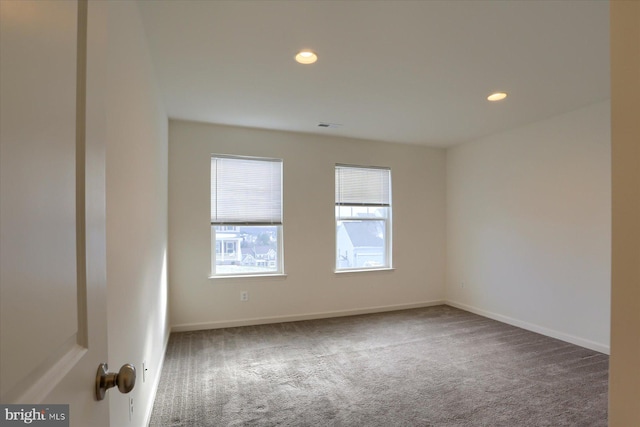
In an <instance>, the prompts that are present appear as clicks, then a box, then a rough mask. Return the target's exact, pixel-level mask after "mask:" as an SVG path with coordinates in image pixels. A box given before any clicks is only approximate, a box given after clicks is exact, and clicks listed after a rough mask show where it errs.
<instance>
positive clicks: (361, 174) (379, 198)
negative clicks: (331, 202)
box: [336, 165, 391, 206]
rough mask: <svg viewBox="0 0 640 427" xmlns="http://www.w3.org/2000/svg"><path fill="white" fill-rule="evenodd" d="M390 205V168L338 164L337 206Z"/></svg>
mask: <svg viewBox="0 0 640 427" xmlns="http://www.w3.org/2000/svg"><path fill="white" fill-rule="evenodd" d="M390 205H391V170H390V169H388V168H374V167H359V166H341V165H336V206H390Z"/></svg>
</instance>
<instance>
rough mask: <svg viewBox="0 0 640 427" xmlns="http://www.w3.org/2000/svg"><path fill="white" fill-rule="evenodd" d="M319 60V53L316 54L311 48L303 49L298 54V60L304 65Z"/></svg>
mask: <svg viewBox="0 0 640 427" xmlns="http://www.w3.org/2000/svg"><path fill="white" fill-rule="evenodd" d="M317 60H318V55H316V54H315V53H314V52H313V51H310V50H301V51H300V52H298V54H297V55H296V61H298V62H299V63H300V64H304V65H309V64H313V63H314V62H316V61H317Z"/></svg>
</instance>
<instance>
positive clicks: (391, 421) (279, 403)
mask: <svg viewBox="0 0 640 427" xmlns="http://www.w3.org/2000/svg"><path fill="white" fill-rule="evenodd" d="M608 365H609V358H608V356H606V355H604V354H601V353H597V352H595V351H592V350H587V349H584V348H582V347H578V346H575V345H572V344H568V343H565V342H562V341H558V340H555V339H552V338H548V337H545V336H542V335H539V334H535V333H532V332H529V331H526V330H523V329H519V328H516V327H513V326H510V325H506V324H503V323H500V322H497V321H494V320H490V319H487V318H484V317H481V316H478V315H475V314H471V313H468V312H465V311H462V310H459V309H456V308H452V307H449V306H437V307H428V308H421V309H413V310H404V311H397V312H389V313H380V314H370V315H361V316H353V317H342V318H332V319H324V320H311V321H302V322H291V323H279V324H271V325H261V326H249V327H240V328H229V329H216V330H207V331H197V332H183V333H174V334H172V335H171V338H170V341H169V346H168V350H167V355H166V359H165V363H164V368H163V370H162V377H161V380H160V386H159V389H158V394H157V397H156V402H155V406H154V409H153V414H152V417H151V423H150V426H158V427H159V426H162V427H168V426H202V427H205V426H367V427H370V426H385V427H388V426H487V427H488V426H491V427H497V426H505V427H514V426H518V427H524V426H554V427H559V426H589V427H596V426H606V425H607V386H608V385H607V380H608Z"/></svg>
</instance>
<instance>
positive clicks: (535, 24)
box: [139, 0, 609, 146]
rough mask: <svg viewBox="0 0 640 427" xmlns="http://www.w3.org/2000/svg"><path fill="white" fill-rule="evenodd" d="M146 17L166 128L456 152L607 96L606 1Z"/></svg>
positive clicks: (251, 8) (162, 1)
mask: <svg viewBox="0 0 640 427" xmlns="http://www.w3.org/2000/svg"><path fill="white" fill-rule="evenodd" d="M139 6H140V11H141V15H142V19H143V22H144V26H145V31H146V34H147V38H148V42H149V47H150V50H151V56H152V60H153V62H154V65H155V71H156V76H157V79H158V84H159V88H160V91H161V94H162V97H163V100H164V102H165V105H166V108H167V112H168V114H169V116H170V117H172V118H179V119H187V120H194V121H203V122H211V123H221V124H230V125H239V126H249V127H258V128H267V129H280V130H291V131H300V132H311V133H321V134H328V135H340V136H349V137H356V138H364V139H370V140H381V141H391V142H404V143H412V144H424V145H430V146H450V145H454V144H457V143H460V142H465V141H469V140H474V139H477V138H479V137H482V136H486V135H489V134H492V133H495V132H499V131H502V130H505V129H510V128H514V127H517V126H521V125H524V124H527V123H531V122H534V121H537V120H540V119H544V118H547V117H550V116H553V115H556V114H559V113H563V112H566V111H570V110H574V109H577V108H580V107H582V106H586V105H589V104H592V103H595V102H599V101H604V100H606V99H608V98H609V4H608V2H607V1H581V0H579V1H569V0H565V1H506V0H505V1H480V0H477V1H456V0H450V1H394V0H387V1H355V0H352V1H349V0H345V1H339V0H337V1H326V0H325V1H322V0H316V1H313V0H311V1H294V0H289V1H266V0H258V1H250V0H244V1H215V0H212V1H206V0H205V1H199V0H198V1H196V0H183V1H178V0H156V1H141V2H139ZM301 48H310V49H313V50H314V51H316V52H317V54H318V57H319V60H318V62H317V63H316V64H314V65H300V64H297V63H296V62H295V61H294V59H293V57H294V55H295V54H296V52H297V51H298V50H299V49H301ZM496 90H501V91H506V92H508V93H509V97H508V98H507V99H506V100H504V101H502V102H499V103H490V102H488V101H486V97H487V95H489V94H490V93H491V92H493V91H496ZM319 122H330V123H339V124H342V126H341V127H339V128H335V129H331V128H329V129H327V128H320V127H318V126H317V125H318V123H319Z"/></svg>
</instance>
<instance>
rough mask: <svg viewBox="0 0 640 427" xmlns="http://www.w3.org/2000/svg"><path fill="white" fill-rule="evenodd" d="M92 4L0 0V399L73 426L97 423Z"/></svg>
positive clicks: (101, 200) (99, 249)
mask: <svg viewBox="0 0 640 427" xmlns="http://www.w3.org/2000/svg"><path fill="white" fill-rule="evenodd" d="M100 3H102V2H92V3H91V4H89V5H87V3H86V2H84V1H83V0H81V1H80V2H78V1H76V0H45V1H40V0H36V1H21V0H18V1H16V0H1V1H0V17H1V20H0V402H2V403H3V404H9V403H20V404H69V405H70V417H69V419H70V424H71V426H78V427H89V426H97V427H107V426H109V410H108V408H109V405H108V401H107V400H104V401H101V402H98V401H97V400H96V399H95V391H94V389H95V386H94V384H95V375H96V372H97V369H98V365H99V363H100V362H106V356H107V328H106V274H105V271H106V270H105V266H106V258H105V217H104V213H105V186H104V165H105V159H104V128H103V122H104V119H103V116H104V114H102V113H101V111H100V104H101V98H102V94H101V90H102V89H101V88H102V84H101V71H100V70H101V69H103V68H104V67H102V64H100V61H101V60H102V56H103V53H104V52H105V48H104V45H103V44H102V43H103V40H104V32H103V29H104V28H105V27H104V25H105V22H106V21H105V20H106V15H105V12H104V8H103V7H102V6H101V5H100ZM87 15H88V22H89V24H88V26H87V24H86V23H87ZM87 29H88V30H87ZM87 31H88V32H87ZM87 43H88V46H89V48H88V49H87V48H86V44H87ZM87 52H89V54H88V57H87ZM85 63H86V67H85ZM85 69H87V70H88V71H87V72H86V73H85V71H83V70H85ZM85 75H86V79H85ZM85 101H86V103H85ZM116 370H117V369H116ZM113 390H114V389H112V390H111V392H110V393H113Z"/></svg>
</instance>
